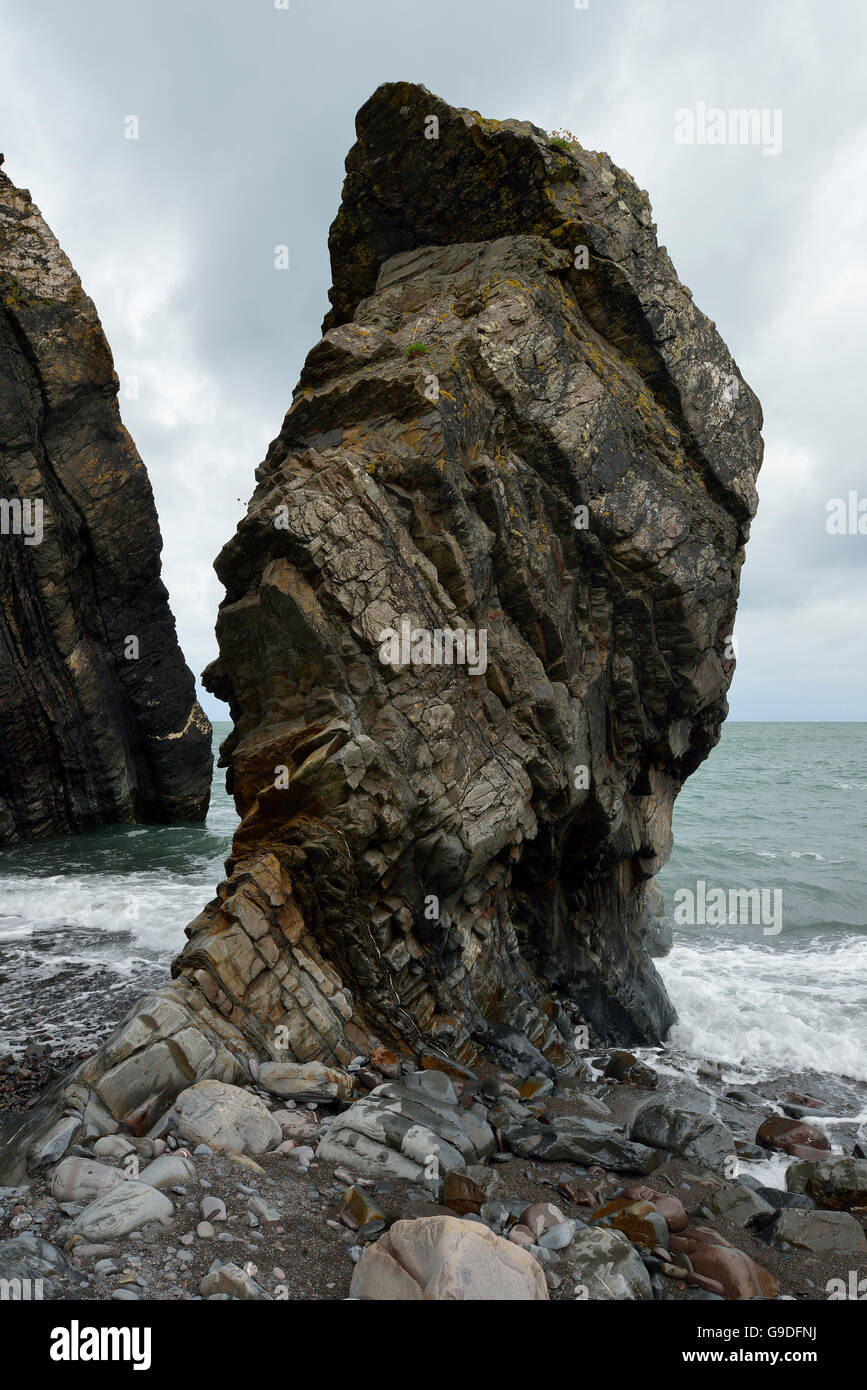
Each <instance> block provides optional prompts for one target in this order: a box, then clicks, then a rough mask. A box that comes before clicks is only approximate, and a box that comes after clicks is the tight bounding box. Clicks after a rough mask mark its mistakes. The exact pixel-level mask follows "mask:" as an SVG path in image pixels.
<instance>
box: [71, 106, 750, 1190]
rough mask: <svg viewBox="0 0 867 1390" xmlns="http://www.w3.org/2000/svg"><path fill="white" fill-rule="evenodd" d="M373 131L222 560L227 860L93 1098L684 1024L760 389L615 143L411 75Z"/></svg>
mask: <svg viewBox="0 0 867 1390" xmlns="http://www.w3.org/2000/svg"><path fill="white" fill-rule="evenodd" d="M428 117H436V120H437V122H438V130H437V132H436V133H437V138H432V139H427V138H425V130H426V129H428V130H431V131H432V130H433V129H434V127H433V126H432V125H431V124H430V122H429V121H428ZM357 128H358V143H357V144H356V145H355V146H354V148H353V149H352V151H351V152H350V155H349V157H348V161H347V179H346V183H345V186H344V193H343V202H342V206H341V208H340V211H339V214H338V217H337V219H336V221H335V223H334V226H333V228H332V231H331V238H330V246H331V255H332V266H333V274H334V287H333V289H332V290H331V300H332V304H333V308H332V310H331V312H330V313H329V315H328V317H327V319H326V322H325V326H324V337H323V338H322V340H321V341H320V342H319V343H318V344H317V345H316V346H315V347H314V348H313V349H312V351H311V352H310V354H309V356H308V358H307V361H306V364H305V366H304V370H303V373H302V376H301V381H300V383H299V386H298V388H297V390H296V393H295V398H294V401H293V404H292V406H291V408H290V410H289V412H288V414H287V416H286V419H285V421H284V423H283V427H282V430H281V432H280V434H279V435H278V437H277V439H276V440H275V441H274V443H273V444H272V445H271V447H270V449H269V451H268V455H267V458H266V460H265V462H264V463H263V464H262V465H261V467H260V468H259V469H258V470H257V473H256V478H257V484H258V485H257V487H256V491H255V493H254V495H253V498H252V500H251V502H250V504H249V507H248V511H247V515H246V517H245V519H244V520H243V521H242V522H241V524H240V525H239V527H238V531H237V533H236V535H235V537H234V538H233V539H232V540H231V541H230V542H229V543H228V545H227V546H226V547H225V548H224V550H223V551H222V553H221V555H220V556H219V558H218V560H217V564H216V568H217V572H218V574H219V576H220V578H221V580H222V581H223V583H224V585H225V587H226V598H225V600H224V602H223V604H222V605H221V609H220V614H219V620H218V637H219V644H220V655H219V658H218V660H217V661H216V662H215V663H213V664H212V666H210V667H209V668H208V671H207V672H206V673H205V679H206V683H207V685H208V688H209V689H210V690H212V691H213V692H214V693H215V694H216V695H217V696H219V697H220V698H222V699H224V700H226V701H228V703H229V705H230V707H231V713H232V719H233V721H234V728H233V731H232V733H231V735H230V736H229V738H228V740H227V741H226V743H225V744H224V745H223V749H222V761H223V763H224V764H225V765H226V766H227V767H228V778H227V780H228V785H229V788H230V790H231V791H232V792H233V793H234V797H235V801H236V804H237V807H238V810H239V812H240V814H241V817H242V820H241V824H240V826H239V829H238V831H237V833H236V836H235V840H234V845H233V849H232V854H231V857H230V859H229V861H228V864H227V874H228V877H227V880H226V881H225V882H224V883H223V884H221V885H220V887H219V889H218V893H217V897H216V899H215V900H214V901H213V902H212V903H210V904H209V905H208V906H207V907H206V908H205V909H204V911H203V912H202V913H201V914H200V916H199V917H198V918H197V919H196V920H195V921H194V922H193V923H192V924H191V925H190V926H189V927H188V928H187V936H188V938H189V940H188V944H187V946H186V947H185V949H184V950H183V952H182V953H181V955H180V956H179V957H178V959H177V960H176V961H175V963H174V966H173V975H174V981H173V983H172V984H171V985H168V986H166V987H165V988H164V989H163V990H161V991H158V992H157V993H156V994H155V995H152V996H150V997H149V998H148V999H147V1000H146V1001H144V1002H143V1003H142V1005H141V1006H140V1007H139V1009H138V1010H137V1011H136V1012H135V1014H134V1015H133V1016H132V1017H131V1018H130V1020H128V1021H127V1023H126V1024H125V1025H124V1027H123V1028H122V1029H121V1030H120V1032H119V1033H118V1034H117V1035H116V1036H115V1037H114V1038H113V1039H112V1040H111V1041H110V1042H109V1043H108V1044H107V1045H106V1047H105V1048H104V1049H103V1050H102V1051H101V1053H100V1054H98V1055H97V1056H96V1057H95V1058H93V1059H92V1060H91V1061H90V1062H89V1063H88V1064H86V1066H85V1067H84V1068H83V1069H82V1070H81V1072H80V1074H79V1077H78V1078H77V1083H76V1086H75V1087H73V1088H72V1090H71V1091H68V1092H67V1095H68V1096H72V1101H71V1102H70V1103H72V1104H73V1107H74V1108H75V1109H76V1110H77V1111H79V1112H82V1111H85V1112H86V1115H87V1120H88V1122H89V1123H91V1124H93V1125H97V1126H98V1125H100V1124H103V1123H107V1121H106V1118H105V1114H106V1111H108V1112H110V1115H111V1117H112V1118H113V1121H114V1122H117V1121H121V1122H123V1123H126V1124H128V1125H129V1126H130V1128H132V1129H133V1130H134V1131H135V1132H137V1133H142V1132H143V1131H144V1130H145V1129H146V1128H147V1126H148V1125H151V1124H153V1122H154V1120H155V1119H156V1118H157V1117H158V1115H159V1114H160V1113H161V1112H162V1111H164V1110H165V1109H166V1107H167V1106H168V1105H169V1104H170V1103H171V1101H172V1100H173V1099H174V1097H175V1096H176V1095H177V1093H178V1091H179V1090H182V1089H183V1088H184V1087H185V1086H188V1085H189V1084H190V1083H191V1082H192V1081H194V1080H201V1079H203V1078H204V1077H211V1078H215V1079H217V1080H221V1081H228V1082H231V1081H233V1080H234V1079H238V1078H239V1077H240V1078H242V1079H244V1078H248V1077H249V1076H250V1075H251V1074H252V1070H251V1064H254V1063H255V1064H258V1062H259V1061H262V1060H271V1061H275V1062H282V1061H285V1060H289V1061H295V1062H308V1061H311V1060H318V1061H321V1062H323V1063H325V1064H326V1065H328V1066H332V1067H338V1068H340V1067H345V1066H346V1065H347V1064H348V1063H349V1061H350V1060H351V1059H352V1057H353V1055H354V1054H356V1053H359V1052H365V1053H366V1052H369V1051H370V1050H371V1049H372V1048H373V1047H374V1046H375V1045H376V1044H380V1045H385V1046H393V1047H395V1048H396V1049H397V1050H399V1051H406V1050H410V1051H411V1052H413V1053H414V1054H415V1056H416V1058H417V1060H418V1061H419V1062H420V1063H421V1064H422V1066H432V1065H437V1064H442V1058H443V1056H446V1057H448V1058H449V1059H451V1061H452V1062H454V1063H457V1064H461V1065H465V1066H466V1065H470V1064H472V1062H473V1061H474V1060H475V1059H476V1058H477V1057H479V1056H480V1055H481V1054H483V1053H485V1052H486V1051H487V1052H489V1053H490V1054H491V1055H492V1056H494V1057H495V1058H498V1059H499V1060H500V1061H503V1059H504V1058H506V1057H508V1058H509V1059H516V1061H515V1065H516V1067H520V1068H522V1069H523V1070H522V1072H521V1074H523V1075H529V1074H530V1073H533V1074H539V1073H541V1074H543V1075H546V1074H549V1073H550V1074H553V1073H554V1072H555V1070H561V1069H562V1070H565V1071H568V1070H569V1069H572V1070H574V1069H575V1068H576V1066H577V1064H578V1062H577V1056H576V1054H575V1052H574V1051H573V1050H572V1048H571V1046H570V1044H571V1041H572V1038H573V1036H574V1027H575V1025H576V1024H577V1023H579V1022H585V1021H586V1022H587V1023H589V1024H590V1025H592V1027H593V1029H595V1031H596V1032H597V1034H598V1035H600V1036H602V1037H603V1038H606V1039H608V1040H610V1041H614V1042H617V1043H628V1042H633V1041H634V1042H639V1041H653V1040H658V1039H660V1038H661V1037H662V1036H663V1035H664V1034H665V1032H666V1030H667V1029H668V1027H669V1025H670V1024H671V1023H672V1021H673V1019H674V1012H673V1009H672V1007H671V1004H670V1003H669V1001H668V998H667V996H666V994H665V991H664V989H663V986H662V983H661V981H660V979H659V976H658V975H657V973H656V970H655V968H654V966H653V963H652V960H651V958H650V951H649V945H650V946H653V943H648V942H647V941H646V939H645V937H646V931H647V927H646V924H647V922H648V921H649V920H651V919H652V918H653V917H654V916H655V915H656V913H657V911H658V902H659V900H658V895H657V896H656V897H654V899H653V901H652V903H651V905H650V907H651V910H649V911H648V910H647V909H648V904H647V887H648V883H650V882H651V881H652V879H653V876H654V875H655V874H656V872H657V871H658V870H659V868H660V867H661V866H662V865H663V864H664V863H665V860H666V858H667V856H668V854H669V851H670V846H671V814H672V806H673V803H674V799H675V796H676V795H677V792H678V791H679V789H680V787H681V785H682V783H683V781H684V779H685V778H686V777H687V776H688V775H689V774H690V773H691V772H692V771H694V769H695V768H696V767H697V766H698V765H699V764H700V763H701V761H702V760H703V759H704V758H705V757H706V756H707V754H708V752H709V751H710V749H711V748H712V747H713V745H714V743H715V742H716V741H717V739H718V736H719V731H720V725H721V723H722V720H723V719H724V717H725V715H726V712H727V704H726V690H727V687H728V684H729V681H730V679H731V675H732V665H733V663H732V661H731V656H730V654H731V646H730V635H731V632H732V625H733V621H734V615H735V605H736V599H737V593H738V582H739V572H740V566H741V563H742V559H743V553H744V552H743V546H744V542H745V539H746V537H747V534H748V529H749V523H750V518H751V516H752V514H753V512H754V509H755V503H756V495H755V489H754V482H755V476H756V473H757V470H758V467H759V463H760V459H761V452H762V444H761V437H760V434H759V429H760V425H761V412H760V408H759V405H758V402H757V400H756V398H755V396H754V395H753V393H752V392H751V391H750V389H749V388H748V387H747V386H746V385H745V383H744V382H743V381H742V379H741V376H740V374H739V372H738V370H737V367H736V365H735V363H734V361H733V360H732V358H731V355H730V354H729V352H728V350H727V349H726V347H725V345H724V344H723V343H722V341H721V340H720V338H719V336H718V334H717V333H716V330H715V328H714V325H713V324H711V323H710V322H709V321H708V320H707V319H706V318H704V316H703V315H702V314H701V313H700V312H699V311H698V310H697V309H696V307H695V305H694V304H693V302H692V297H691V294H690V292H689V290H687V289H685V288H684V286H682V285H681V284H680V283H679V281H678V279H677V276H676V274H675V272H674V270H673V268H672V266H671V262H670V261H669V259H668V256H667V255H666V253H665V251H664V250H663V249H661V248H660V247H659V246H658V245H657V242H656V238H655V235H654V226H653V223H652V221H651V214H650V206H649V203H648V199H647V196H646V194H644V193H642V192H641V191H640V190H639V189H638V188H637V187H636V186H635V184H634V183H633V181H632V179H631V178H630V177H629V175H628V174H625V173H624V172H623V171H622V170H620V169H618V168H617V167H616V166H615V165H614V164H612V162H611V161H610V159H609V158H608V157H607V155H599V154H591V153H589V152H587V151H585V150H583V149H582V148H581V147H580V146H578V145H577V144H575V145H572V146H571V147H569V148H566V149H563V148H561V147H560V146H559V145H558V144H557V143H556V142H554V141H552V140H551V139H550V138H549V137H548V136H547V135H546V134H545V133H544V132H543V131H541V130H539V129H537V128H536V127H534V126H532V125H529V124H526V123H522V122H517V121H488V120H484V119H482V117H480V116H479V115H478V114H477V113H474V112H470V111H462V110H456V109H453V108H452V107H449V106H447V105H446V104H445V103H444V102H442V101H440V100H439V99H438V98H437V97H435V96H433V95H432V94H431V93H430V92H428V91H427V90H426V89H425V88H423V87H418V86H413V85H410V84H391V85H386V86H384V87H381V88H379V90H378V91H377V92H376V93H375V94H374V96H373V97H372V98H371V99H370V101H369V102H368V103H367V104H366V105H365V107H364V108H363V109H362V110H361V112H360V113H359V116H358V122H357ZM653 948H654V949H655V946H654V947H653ZM510 1067H511V1061H510ZM456 1074H457V1073H456ZM94 1097H95V1098H94ZM355 1110H358V1106H356V1107H355ZM46 1142H50V1144H51V1145H52V1146H53V1149H56V1147H57V1144H58V1143H59V1142H60V1139H59V1138H58V1136H57V1135H54V1136H51V1137H50V1140H49V1141H46ZM638 1171H642V1168H641V1166H639V1167H638Z"/></svg>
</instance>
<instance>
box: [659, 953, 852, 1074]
mask: <svg viewBox="0 0 867 1390" xmlns="http://www.w3.org/2000/svg"><path fill="white" fill-rule="evenodd" d="M657 965H658V968H659V972H660V974H661V975H662V977H663V980H664V981H665V984H666V987H667V989H668V991H669V994H670V995H671V998H672V1000H673V1002H674V1005H675V1007H676V1009H677V1011H678V1015H679V1022H678V1023H677V1024H676V1025H675V1027H674V1028H673V1029H672V1031H671V1033H670V1035H669V1038H668V1042H669V1043H670V1045H671V1046H673V1047H676V1048H678V1049H682V1050H683V1051H684V1052H688V1053H692V1054H693V1055H695V1056H700V1057H707V1058H709V1059H711V1060H715V1061H721V1062H736V1063H739V1064H742V1065H747V1066H750V1067H754V1068H758V1069H767V1070H773V1069H776V1068H781V1067H782V1068H789V1069H792V1070H797V1069H799V1068H812V1069H813V1070H815V1071H821V1072H829V1073H831V1074H834V1075H837V1076H851V1077H855V1078H857V1079H859V1080H862V1081H867V1046H865V1033H864V1020H865V1018H867V936H857V935H851V936H847V937H845V938H843V939H842V940H836V941H834V942H829V941H828V940H827V939H826V940H824V941H822V940H819V939H814V940H809V941H805V942H802V943H798V944H797V945H792V946H790V947H788V949H785V950H780V949H776V948H766V949H762V948H761V947H758V946H755V945H742V944H728V943H714V942H707V943H702V944H700V945H694V944H692V943H686V944H685V943H684V942H683V941H682V940H681V941H679V942H678V943H677V944H676V945H675V948H674V950H673V951H672V953H671V955H670V956H667V957H666V958H665V959H664V960H661V961H658V962H657Z"/></svg>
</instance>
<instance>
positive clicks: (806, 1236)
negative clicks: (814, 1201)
mask: <svg viewBox="0 0 867 1390" xmlns="http://www.w3.org/2000/svg"><path fill="white" fill-rule="evenodd" d="M761 1238H762V1240H766V1241H767V1242H768V1243H769V1244H770V1245H774V1246H781V1245H790V1246H793V1247H794V1248H795V1249H796V1250H811V1251H812V1252H813V1253H814V1254H823V1253H824V1252H826V1251H835V1250H849V1251H852V1252H853V1253H855V1254H859V1255H863V1254H865V1253H867V1238H865V1235H864V1231H863V1229H862V1227H861V1223H860V1222H859V1221H856V1220H855V1217H854V1216H852V1214H851V1213H850V1212H848V1211H797V1210H789V1211H781V1212H780V1213H779V1214H778V1215H777V1217H776V1219H775V1220H774V1221H773V1222H771V1223H770V1225H768V1226H765V1228H764V1229H763V1230H762V1232H761Z"/></svg>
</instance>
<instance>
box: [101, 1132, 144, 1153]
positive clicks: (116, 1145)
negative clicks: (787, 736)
mask: <svg viewBox="0 0 867 1390" xmlns="http://www.w3.org/2000/svg"><path fill="white" fill-rule="evenodd" d="M93 1152H94V1153H95V1154H98V1155H99V1157H100V1158H124V1157H125V1156H126V1154H131V1153H134V1152H135V1145H134V1144H131V1143H130V1141H129V1140H128V1139H127V1138H126V1136H125V1135H123V1134H104V1135H103V1136H102V1138H101V1139H97V1141H96V1143H95V1144H94V1146H93Z"/></svg>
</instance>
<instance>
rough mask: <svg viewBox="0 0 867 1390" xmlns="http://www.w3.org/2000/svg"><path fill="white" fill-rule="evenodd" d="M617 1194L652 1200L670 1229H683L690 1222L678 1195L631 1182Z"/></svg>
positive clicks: (635, 1198)
mask: <svg viewBox="0 0 867 1390" xmlns="http://www.w3.org/2000/svg"><path fill="white" fill-rule="evenodd" d="M617 1195H618V1197H625V1198H626V1199H627V1200H628V1201H630V1202H652V1203H653V1205H654V1206H655V1207H656V1210H657V1211H658V1212H659V1214H660V1216H662V1217H663V1218H664V1219H665V1224H666V1226H667V1227H668V1229H669V1230H670V1231H682V1230H684V1228H685V1227H686V1226H687V1225H688V1224H689V1218H688V1217H687V1214H686V1210H685V1209H684V1205H683V1202H681V1201H680V1199H679V1198H678V1197H670V1196H669V1195H668V1193H666V1192H657V1190H656V1188H654V1187H648V1186H647V1185H646V1183H631V1184H630V1185H629V1187H624V1188H623V1190H622V1191H621V1192H619V1193H618V1194H617Z"/></svg>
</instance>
